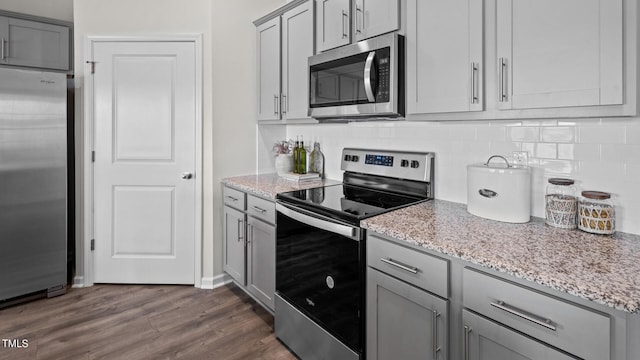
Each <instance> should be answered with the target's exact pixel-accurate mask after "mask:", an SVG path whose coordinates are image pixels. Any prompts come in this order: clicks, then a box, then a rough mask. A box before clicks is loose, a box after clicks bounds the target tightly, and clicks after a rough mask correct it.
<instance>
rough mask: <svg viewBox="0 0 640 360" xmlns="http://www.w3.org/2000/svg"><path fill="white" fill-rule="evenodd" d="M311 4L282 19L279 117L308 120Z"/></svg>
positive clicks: (289, 12)
mask: <svg viewBox="0 0 640 360" xmlns="http://www.w3.org/2000/svg"><path fill="white" fill-rule="evenodd" d="M313 44H314V37H313V1H307V2H306V3H304V4H302V5H300V6H298V7H296V8H295V9H292V10H289V11H288V12H286V13H284V15H282V117H283V118H285V119H301V118H308V117H309V115H308V108H309V78H308V77H309V75H308V70H307V68H308V67H309V65H308V64H309V62H308V58H309V56H312V55H313V54H314V46H313Z"/></svg>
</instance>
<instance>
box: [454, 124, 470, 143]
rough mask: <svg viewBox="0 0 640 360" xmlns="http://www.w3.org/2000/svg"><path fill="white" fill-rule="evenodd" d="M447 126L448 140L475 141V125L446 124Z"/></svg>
mask: <svg viewBox="0 0 640 360" xmlns="http://www.w3.org/2000/svg"><path fill="white" fill-rule="evenodd" d="M447 128H448V130H449V134H448V138H449V139H450V140H457V141H475V140H476V128H475V126H470V125H467V126H464V125H460V124H455V125H454V124H451V125H449V126H447Z"/></svg>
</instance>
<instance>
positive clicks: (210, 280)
mask: <svg viewBox="0 0 640 360" xmlns="http://www.w3.org/2000/svg"><path fill="white" fill-rule="evenodd" d="M231 281H232V280H231V277H230V276H229V275H227V274H226V273H224V274H220V275H216V276H214V277H203V278H202V282H201V283H200V288H201V289H215V288H218V287H220V286H224V285H227V284H228V283H230V282H231Z"/></svg>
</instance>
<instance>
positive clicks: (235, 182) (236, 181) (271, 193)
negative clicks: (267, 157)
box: [222, 174, 342, 200]
mask: <svg viewBox="0 0 640 360" xmlns="http://www.w3.org/2000/svg"><path fill="white" fill-rule="evenodd" d="M222 183H223V184H224V185H227V186H230V187H233V188H236V189H238V190H242V191H246V192H248V193H251V194H254V195H258V196H261V197H264V198H267V199H273V200H275V198H276V195H277V194H278V193H281V192H286V191H294V190H304V189H311V188H314V187H319V186H324V185H335V184H340V183H342V182H341V181H336V180H328V179H325V180H317V181H316V180H313V181H301V182H299V183H298V182H295V181H289V180H286V179H283V178H281V177H279V176H278V175H277V174H260V175H245V176H235V177H229V178H224V179H222Z"/></svg>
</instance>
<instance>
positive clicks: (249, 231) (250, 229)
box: [247, 223, 253, 246]
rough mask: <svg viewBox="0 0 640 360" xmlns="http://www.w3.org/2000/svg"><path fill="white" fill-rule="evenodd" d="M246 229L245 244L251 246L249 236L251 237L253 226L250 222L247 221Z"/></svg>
mask: <svg viewBox="0 0 640 360" xmlns="http://www.w3.org/2000/svg"><path fill="white" fill-rule="evenodd" d="M247 231H248V234H247V235H248V236H247V245H249V246H251V238H252V237H253V226H251V224H249V223H247Z"/></svg>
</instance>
